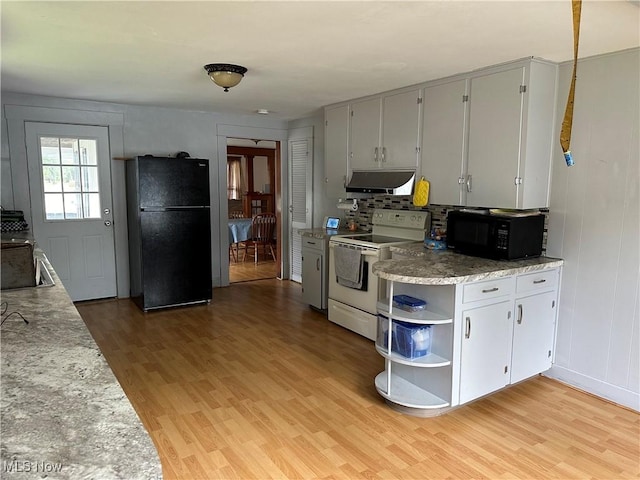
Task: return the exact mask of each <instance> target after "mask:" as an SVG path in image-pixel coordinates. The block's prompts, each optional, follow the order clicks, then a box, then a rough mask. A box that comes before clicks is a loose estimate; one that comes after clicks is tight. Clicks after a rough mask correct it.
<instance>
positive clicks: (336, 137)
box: [324, 105, 349, 203]
mask: <svg viewBox="0 0 640 480" xmlns="http://www.w3.org/2000/svg"><path fill="white" fill-rule="evenodd" d="M324 128H325V147H324V182H325V195H326V197H327V198H328V199H329V200H330V202H331V203H336V202H337V201H338V199H340V198H344V196H345V188H344V186H345V180H346V175H347V157H348V155H349V145H348V140H349V134H348V132H349V106H348V105H341V106H338V107H331V108H327V109H326V110H325V112H324Z"/></svg>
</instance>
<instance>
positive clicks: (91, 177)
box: [82, 167, 98, 192]
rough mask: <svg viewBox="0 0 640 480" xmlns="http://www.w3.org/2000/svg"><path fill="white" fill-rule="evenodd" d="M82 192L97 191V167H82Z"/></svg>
mask: <svg viewBox="0 0 640 480" xmlns="http://www.w3.org/2000/svg"><path fill="white" fill-rule="evenodd" d="M82 191H83V192H97V191H98V167H84V168H83V169H82Z"/></svg>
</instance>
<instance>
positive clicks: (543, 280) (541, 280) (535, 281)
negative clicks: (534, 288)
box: [533, 278, 546, 285]
mask: <svg viewBox="0 0 640 480" xmlns="http://www.w3.org/2000/svg"><path fill="white" fill-rule="evenodd" d="M544 282H546V280H545V279H544V278H542V279H540V280H534V281H533V284H534V285H538V284H539V283H544Z"/></svg>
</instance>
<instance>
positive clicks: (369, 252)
mask: <svg viewBox="0 0 640 480" xmlns="http://www.w3.org/2000/svg"><path fill="white" fill-rule="evenodd" d="M333 247H335V245H329V248H330V249H331V248H333ZM354 250H358V251H359V252H360V255H367V256H369V257H377V256H378V253H379V252H378V250H361V249H359V248H354Z"/></svg>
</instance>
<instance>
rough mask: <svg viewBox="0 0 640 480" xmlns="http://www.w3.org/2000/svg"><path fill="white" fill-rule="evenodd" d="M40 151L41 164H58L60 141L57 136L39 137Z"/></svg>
mask: <svg viewBox="0 0 640 480" xmlns="http://www.w3.org/2000/svg"><path fill="white" fill-rule="evenodd" d="M40 151H41V156H42V164H43V165H59V164H60V142H59V141H58V139H57V138H51V137H42V138H41V139H40Z"/></svg>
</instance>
